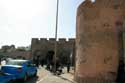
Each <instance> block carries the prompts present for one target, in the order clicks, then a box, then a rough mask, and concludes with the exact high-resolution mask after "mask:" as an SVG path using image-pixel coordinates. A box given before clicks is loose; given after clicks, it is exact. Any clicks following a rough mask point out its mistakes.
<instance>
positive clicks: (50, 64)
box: [33, 51, 70, 74]
mask: <svg viewBox="0 0 125 83" xmlns="http://www.w3.org/2000/svg"><path fill="white" fill-rule="evenodd" d="M33 62H34V63H35V64H36V66H37V67H39V65H41V66H43V65H44V64H46V69H47V70H49V71H51V72H53V73H58V74H61V73H62V71H63V68H64V66H66V67H67V72H69V71H70V60H67V61H66V64H65V65H64V64H63V62H64V61H63V60H62V59H61V58H59V57H56V58H55V57H54V52H53V51H49V52H48V53H47V55H46V59H45V60H42V59H41V60H40V56H36V57H35V58H34V59H33Z"/></svg>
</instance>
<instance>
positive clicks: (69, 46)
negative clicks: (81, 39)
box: [31, 38, 75, 64]
mask: <svg viewBox="0 0 125 83" xmlns="http://www.w3.org/2000/svg"><path fill="white" fill-rule="evenodd" d="M31 48H32V55H33V56H34V57H36V56H37V55H39V56H40V58H41V59H42V58H44V59H45V57H46V55H47V52H48V51H54V49H55V38H49V40H47V38H40V39H38V38H32V42H31ZM71 53H72V55H73V58H72V61H73V63H72V64H74V56H75V38H69V39H68V41H66V39H65V38H60V39H59V40H58V41H57V56H58V57H60V56H66V57H70V55H71Z"/></svg>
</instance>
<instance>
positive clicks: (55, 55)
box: [54, 0, 59, 73]
mask: <svg viewBox="0 0 125 83" xmlns="http://www.w3.org/2000/svg"><path fill="white" fill-rule="evenodd" d="M58 10H59V0H57V10H56V29H55V54H54V73H56V57H57V31H58Z"/></svg>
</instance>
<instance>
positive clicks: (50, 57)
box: [46, 51, 54, 70]
mask: <svg viewBox="0 0 125 83" xmlns="http://www.w3.org/2000/svg"><path fill="white" fill-rule="evenodd" d="M53 56H54V51H48V53H47V56H46V60H47V67H46V69H48V70H52V66H53Z"/></svg>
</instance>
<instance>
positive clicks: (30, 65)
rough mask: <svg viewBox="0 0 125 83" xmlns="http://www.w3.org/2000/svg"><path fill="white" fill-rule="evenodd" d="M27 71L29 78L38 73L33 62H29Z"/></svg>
mask: <svg viewBox="0 0 125 83" xmlns="http://www.w3.org/2000/svg"><path fill="white" fill-rule="evenodd" d="M27 70H28V71H27V73H28V75H29V76H32V75H34V73H35V72H36V69H35V67H34V65H33V63H32V62H31V61H28V63H27Z"/></svg>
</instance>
